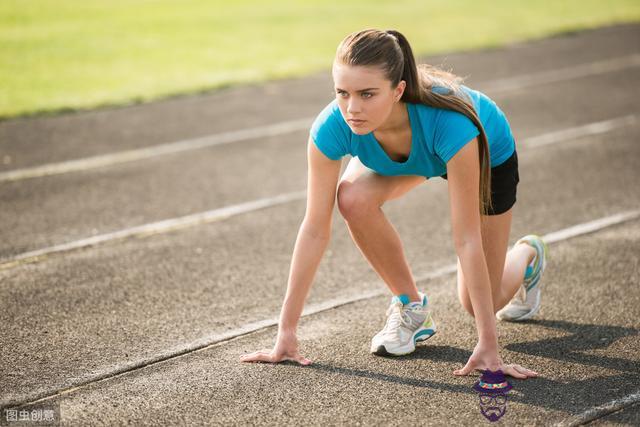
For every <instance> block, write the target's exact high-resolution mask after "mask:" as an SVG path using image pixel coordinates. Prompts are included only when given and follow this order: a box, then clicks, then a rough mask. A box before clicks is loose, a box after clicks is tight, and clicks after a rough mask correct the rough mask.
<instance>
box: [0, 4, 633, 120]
mask: <svg viewBox="0 0 640 427" xmlns="http://www.w3.org/2000/svg"><path fill="white" fill-rule="evenodd" d="M267 5H268V7H267ZM638 20H640V2H639V1H638V0H611V1H603V0H566V1H561V0H557V1H553V0H548V1H534V0H530V1H516V0H490V1H479V0H439V1H436V0H414V1H410V0H394V1H386V0H380V1H371V0H355V1H351V0H344V1H342V2H338V1H334V2H332V1H327V0H322V1H319V0H307V1H303V0H298V1H293V0H272V1H268V2H264V1H257V0H250V1H247V0H239V1H229V0H225V1H219V0H181V1H168V0H110V1H98V0H28V1H25V0H3V1H2V2H0V117H4V118H6V117H13V116H19V115H29V114H34V113H44V112H56V111H61V110H69V109H84V108H93V107H97V106H104V105H119V104H126V103H130V102H140V101H148V100H152V99H157V98H159V97H166V96H170V95H176V94H183V93H193V92H199V91H203V90H210V89H214V88H219V87H223V86H229V85H232V84H238V83H248V82H259V81H264V80H270V79H277V78H283V77H290V76H296V75H304V74H307V73H310V72H314V71H318V70H323V69H329V68H330V66H331V62H332V60H333V55H334V53H335V49H336V47H337V45H338V43H339V42H340V40H342V39H343V38H344V37H345V36H346V35H347V34H348V33H350V32H353V31H356V30H360V29H362V28H368V27H375V28H381V29H389V28H395V29H397V30H399V31H401V32H402V33H404V34H405V35H406V36H407V37H408V39H409V41H410V42H411V43H412V46H413V49H414V52H415V53H416V54H417V55H423V54H434V53H438V52H442V51H452V50H459V49H472V48H477V47H487V46H499V45H502V44H505V43H508V42H512V41H516V40H523V39H531V38H540V37H544V36H547V35H549V34H553V33H558V32H565V31H569V30H575V29H582V28H590V27H597V26H601V25H604V24H610V23H614V22H630V21H638Z"/></svg>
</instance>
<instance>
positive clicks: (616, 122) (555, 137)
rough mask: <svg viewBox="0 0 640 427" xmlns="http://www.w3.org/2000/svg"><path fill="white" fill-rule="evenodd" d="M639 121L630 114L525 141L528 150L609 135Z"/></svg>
mask: <svg viewBox="0 0 640 427" xmlns="http://www.w3.org/2000/svg"><path fill="white" fill-rule="evenodd" d="M637 120H638V118H637V116H636V115H635V114H629V115H626V116H622V117H616V118H614V119H610V120H603V121H600V122H594V123H589V124H586V125H582V126H576V127H572V128H567V129H561V130H559V131H555V132H549V133H545V134H542V135H539V136H534V137H531V138H527V139H525V140H523V143H524V144H525V146H526V147H527V148H537V147H542V146H544V145H549V144H555V143H557V142H561V141H566V140H569V139H576V138H580V137H583V136H588V135H599V134H601V133H607V132H610V131H612V130H615V129H617V128H620V127H623V126H630V125H632V124H634V123H636V122H637Z"/></svg>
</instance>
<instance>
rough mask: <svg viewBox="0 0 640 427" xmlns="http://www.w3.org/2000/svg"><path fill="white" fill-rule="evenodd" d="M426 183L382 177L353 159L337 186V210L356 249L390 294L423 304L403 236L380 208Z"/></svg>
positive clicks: (413, 177)
mask: <svg viewBox="0 0 640 427" xmlns="http://www.w3.org/2000/svg"><path fill="white" fill-rule="evenodd" d="M425 181H426V178H425V177H423V176H417V175H406V176H382V175H379V174H377V173H375V172H374V171H372V170H371V169H369V168H367V167H366V166H365V165H363V164H362V163H361V162H360V160H359V159H358V158H357V157H354V158H352V159H351V160H350V162H349V165H348V166H347V169H346V170H345V172H344V174H343V175H342V178H341V180H340V183H339V185H338V195H337V199H338V209H339V210H340V213H341V214H342V216H343V217H344V219H345V222H346V224H347V227H348V228H349V233H350V234H351V237H352V238H353V240H354V242H355V243H356V246H357V247H358V248H359V249H360V252H361V253H362V254H363V256H364V257H365V258H366V259H367V261H369V263H370V264H371V266H372V267H373V269H374V270H375V271H376V272H377V273H378V275H380V277H381V278H382V279H383V280H384V282H385V283H386V284H387V286H388V287H389V289H390V290H391V292H392V293H393V294H394V295H400V294H406V295H408V296H409V298H410V300H411V301H420V297H419V296H418V290H417V288H416V283H415V280H414V279H413V276H412V274H411V270H410V268H409V265H408V263H407V260H406V258H405V255H404V249H403V247H402V242H401V241H400V236H399V235H398V232H397V230H396V229H395V227H394V226H393V225H392V224H391V223H390V222H389V220H388V219H387V217H386V216H385V214H384V212H383V211H382V209H381V206H382V205H383V204H384V203H385V202H386V201H387V200H392V199H396V198H398V197H400V196H402V195H403V194H405V193H406V192H407V191H409V190H410V189H412V188H414V187H415V186H417V185H418V184H421V183H423V182H425Z"/></svg>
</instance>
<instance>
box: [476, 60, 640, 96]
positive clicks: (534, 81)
mask: <svg viewBox="0 0 640 427" xmlns="http://www.w3.org/2000/svg"><path fill="white" fill-rule="evenodd" d="M638 66H640V54H637V53H635V54H632V55H627V56H620V57H617V58H611V59H607V60H604V61H596V62H590V63H587V64H581V65H574V66H571V67H565V68H559V69H556V70H549V71H543V72H540V73H535V74H525V75H522V76H516V77H510V78H505V79H500V80H497V81H495V82H492V83H488V84H487V85H485V86H482V87H483V89H484V90H486V91H487V92H491V94H498V93H502V92H510V91H513V90H520V89H524V88H527V87H531V86H538V85H543V84H549V83H557V82H560V81H563V80H570V79H577V78H580V77H587V76H593V75H596V74H604V73H609V72H612V71H620V70H624V69H626V68H633V67H638Z"/></svg>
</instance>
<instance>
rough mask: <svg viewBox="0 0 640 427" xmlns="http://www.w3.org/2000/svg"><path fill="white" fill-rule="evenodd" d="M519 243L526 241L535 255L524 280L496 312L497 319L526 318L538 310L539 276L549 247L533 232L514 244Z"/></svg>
mask: <svg viewBox="0 0 640 427" xmlns="http://www.w3.org/2000/svg"><path fill="white" fill-rule="evenodd" d="M519 243H527V244H528V245H530V246H532V247H533V248H534V249H535V250H536V256H535V257H534V258H533V261H532V262H531V264H529V265H528V266H527V271H526V272H525V275H524V282H523V283H522V286H520V289H519V290H518V292H516V294H515V295H514V296H513V298H512V299H511V301H509V303H508V304H507V305H506V306H504V307H503V308H502V309H500V310H498V312H497V313H496V317H497V318H498V320H506V321H511V322H516V321H519V320H526V319H529V318H531V317H533V315H535V314H536V313H537V312H538V310H540V277H541V276H542V272H543V271H544V269H545V267H546V265H547V257H548V252H549V249H548V248H547V245H546V243H545V242H544V241H543V240H542V238H541V237H540V236H536V235H535V234H529V235H527V236H524V237H522V238H521V239H519V240H518V241H517V242H516V245H517V244H519ZM514 246H515V245H514Z"/></svg>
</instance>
